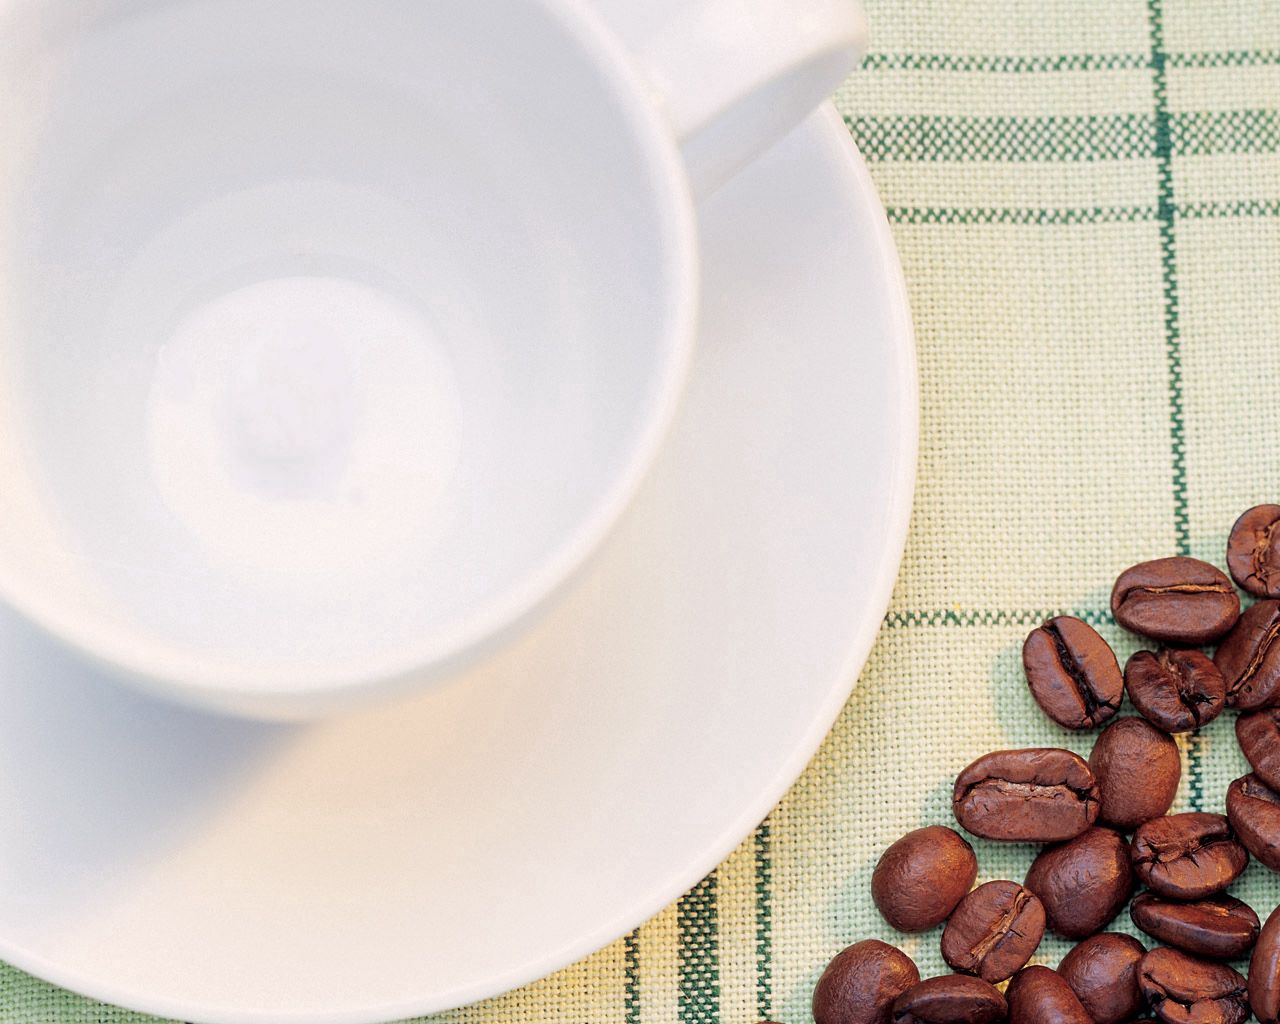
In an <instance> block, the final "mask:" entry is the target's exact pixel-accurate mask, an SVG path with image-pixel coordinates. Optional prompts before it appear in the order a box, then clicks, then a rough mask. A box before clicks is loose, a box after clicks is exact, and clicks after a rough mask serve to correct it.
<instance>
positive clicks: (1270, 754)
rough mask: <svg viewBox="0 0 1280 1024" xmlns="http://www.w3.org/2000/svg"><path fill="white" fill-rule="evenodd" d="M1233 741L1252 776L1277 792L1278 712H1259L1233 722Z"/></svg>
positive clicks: (1279, 783) (1279, 763)
mask: <svg viewBox="0 0 1280 1024" xmlns="http://www.w3.org/2000/svg"><path fill="white" fill-rule="evenodd" d="M1236 741H1237V742H1238V743H1239V744H1240V749H1241V750H1242V751H1243V752H1244V756H1245V759H1246V760H1247V761H1248V762H1249V766H1250V767H1251V768H1253V773H1254V774H1255V775H1256V776H1258V778H1260V779H1261V780H1262V781H1263V782H1265V783H1266V784H1267V785H1268V786H1270V787H1271V788H1272V789H1280V708H1260V709H1259V710H1257V711H1250V712H1249V713H1248V714H1247V715H1241V716H1240V717H1239V718H1237V719H1236Z"/></svg>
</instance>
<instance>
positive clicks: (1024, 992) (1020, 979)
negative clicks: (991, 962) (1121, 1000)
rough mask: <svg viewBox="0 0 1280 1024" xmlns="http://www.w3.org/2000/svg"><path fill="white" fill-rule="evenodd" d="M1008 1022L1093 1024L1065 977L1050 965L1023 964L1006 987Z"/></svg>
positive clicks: (1015, 1023) (1011, 1023)
mask: <svg viewBox="0 0 1280 1024" xmlns="http://www.w3.org/2000/svg"><path fill="white" fill-rule="evenodd" d="M1004 997H1005V999H1007V1000H1008V1001H1009V1024H1093V1021H1092V1020H1091V1019H1090V1017H1089V1014H1088V1011H1086V1010H1085V1008H1084V1004H1083V1003H1081V1002H1080V1000H1079V999H1077V998H1076V994H1075V993H1074V992H1073V991H1071V986H1070V985H1068V984H1067V982H1066V979H1065V978H1062V977H1061V976H1059V974H1058V972H1057V971H1052V970H1050V969H1049V968H1048V967H1040V966H1036V967H1024V968H1023V969H1022V970H1020V971H1019V972H1018V973H1017V974H1015V975H1014V976H1013V981H1011V982H1009V987H1008V988H1007V989H1005V993H1004Z"/></svg>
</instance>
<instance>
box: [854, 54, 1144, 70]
mask: <svg viewBox="0 0 1280 1024" xmlns="http://www.w3.org/2000/svg"><path fill="white" fill-rule="evenodd" d="M1146 66H1147V57H1146V55H1145V54H1138V53H1063V54H1049V55H1043V56H1041V55H1032V56H1015V55H983V54H967V53H966V54H956V53H869V54H867V55H866V56H865V57H864V58H863V59H862V67H863V69H864V70H866V71H961V72H974V71H978V72H987V73H996V74H1008V73H1016V74H1026V73H1028V72H1030V73H1035V72H1046V71H1116V70H1124V69H1126V68H1128V69H1135V70H1136V69H1138V68H1144V67H1146Z"/></svg>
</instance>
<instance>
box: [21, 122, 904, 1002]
mask: <svg viewBox="0 0 1280 1024" xmlns="http://www.w3.org/2000/svg"><path fill="white" fill-rule="evenodd" d="M810 121H821V122H825V125H826V127H825V129H824V130H822V131H821V132H815V133H814V135H815V145H817V144H820V145H822V146H825V147H826V148H827V149H828V151H829V153H830V154H831V155H832V156H836V155H837V154H838V157H837V158H838V160H839V162H840V163H841V164H843V165H844V171H843V173H844V174H845V175H846V176H847V178H848V181H849V184H850V188H849V208H850V209H854V210H856V211H857V212H858V216H859V219H860V220H861V221H862V223H863V225H864V226H865V227H866V228H867V229H868V230H869V231H870V232H871V233H872V237H871V241H872V243H873V244H872V245H871V246H870V247H869V248H870V251H871V252H872V253H874V255H875V258H876V260H877V262H878V270H879V272H880V273H881V274H882V275H883V278H884V285H885V288H884V292H883V294H884V309H883V312H884V315H885V317H886V320H887V321H888V322H889V324H890V328H889V329H888V330H886V331H885V334H884V336H885V338H886V339H887V342H888V343H887V344H886V350H887V352H888V353H889V354H890V355H891V356H892V357H893V358H894V359H895V360H896V362H897V367H896V369H895V371H894V374H893V376H894V377H895V378H896V379H897V381H898V382H899V393H898V394H897V395H896V396H894V397H895V402H894V409H895V410H896V415H897V422H896V424H895V429H892V430H890V431H889V432H888V434H889V436H890V437H892V438H894V445H895V450H894V451H893V453H892V456H891V460H892V464H893V467H894V469H893V473H892V476H893V484H892V488H891V490H890V492H889V493H887V494H886V498H885V507H886V510H887V515H886V520H885V522H886V529H885V537H884V546H883V548H882V552H881V557H880V561H879V564H878V565H877V567H876V571H875V574H874V577H873V578H872V577H869V579H870V582H869V584H868V586H867V588H866V589H867V592H868V593H869V594H872V595H873V597H872V599H871V600H870V601H869V602H868V608H875V609H878V610H879V612H878V614H876V615H874V616H873V615H871V614H870V613H869V612H868V614H866V615H864V616H862V617H861V618H860V620H859V621H858V622H857V623H855V624H854V628H853V630H852V633H851V635H850V637H849V639H848V641H847V642H846V644H845V645H844V646H845V649H846V655H845V657H844V658H843V659H842V662H841V666H842V667H841V670H840V672H839V673H837V674H836V677H835V679H834V680H833V681H832V682H831V684H830V686H829V687H828V690H827V694H826V697H825V699H824V700H822V701H821V702H815V704H814V709H813V714H812V719H811V722H810V725H809V727H808V729H807V730H806V731H805V733H804V735H803V736H802V738H801V739H800V740H799V741H798V742H797V743H796V744H795V746H794V747H793V749H792V750H791V752H790V753H789V754H788V755H787V756H786V757H785V758H783V759H781V761H780V763H779V765H778V768H777V770H776V771H775V772H774V774H773V777H772V781H771V782H770V783H769V785H768V786H767V787H763V788H762V789H761V791H760V794H759V796H758V797H757V798H756V799H755V800H753V801H752V802H751V803H750V804H749V805H747V806H746V807H745V809H744V810H743V811H742V812H740V813H739V814H738V815H737V816H736V817H735V818H734V820H733V823H732V824H731V825H729V826H727V827H725V828H724V829H723V830H722V831H721V833H720V836H719V837H718V838H717V840H716V841H715V842H713V843H710V844H708V845H707V846H706V847H705V850H704V852H703V853H702V854H700V855H699V856H697V857H691V858H688V859H687V860H686V861H685V863H684V864H683V865H682V866H680V867H679V868H678V869H676V870H673V871H672V872H671V873H670V874H669V876H668V878H667V880H666V881H665V882H664V883H663V884H661V885H654V886H651V887H650V892H649V895H648V896H647V897H645V898H643V899H637V900H634V901H632V903H631V904H630V909H629V910H627V911H625V912H621V913H618V914H616V915H614V916H613V917H612V918H611V919H610V920H609V922H608V923H606V924H602V925H599V926H597V927H596V928H594V929H592V930H591V931H589V932H587V933H585V934H583V935H581V936H579V937H578V938H577V939H575V940H574V941H573V942H570V943H567V944H565V945H562V946H560V947H558V948H557V949H555V950H553V951H548V952H546V953H544V954H542V955H540V956H538V957H536V958H533V959H531V960H528V961H526V962H524V963H522V964H520V965H518V966H515V967H512V968H509V969H508V970H506V971H503V972H502V973H501V974H496V975H491V976H489V977H488V978H486V979H484V980H483V981H481V982H475V983H472V984H469V985H464V986H459V987H455V988H453V989H449V990H439V991H436V992H434V993H432V994H431V995H430V996H429V997H426V998H419V999H416V1000H406V1001H400V1002H391V1003H383V1004H378V1005H369V1006H364V1007H361V1008H358V1009H352V1008H347V1009H343V1010H337V1011H333V1012H331V1013H320V1014H317V1013H316V1012H314V1011H313V1010H300V1011H296V1012H295V1011H283V1012H281V1011H277V1010H271V1011H265V1012H257V1011H253V1010H231V1011H228V1010H227V1009H226V1008H225V1007H223V1008H218V1007H212V1006H208V1005H204V1004H202V1003H200V1002H199V1001H195V1002H193V1001H190V1000H178V999H173V998H170V997H167V996H160V997H155V996H150V995H147V994H146V993H138V992H133V991H126V990H124V989H118V988H116V987H115V986H113V985H111V984H109V983H106V984H104V983H101V981H100V980H93V979H91V978H84V977H82V976H80V975H79V974H78V973H77V972H76V971H74V970H71V969H65V968H62V967H59V966H58V965H57V964H55V963H53V962H52V961H50V960H48V959H47V958H45V957H43V956H40V955H28V954H27V953H26V952H24V951H23V950H21V949H19V948H14V947H11V946H10V945H9V943H8V942H7V941H6V940H4V939H3V938H0V959H3V960H4V961H5V962H6V963H8V964H10V965H12V966H13V967H16V968H18V969H19V970H22V971H25V972H27V973H29V974H32V975H34V976H36V977H38V978H40V979H42V980H44V981H46V982H48V983H50V984H53V985H56V986H58V987H60V988H63V989H66V990H68V991H70V992H72V993H75V994H78V995H80V996H83V997H85V998H89V999H93V1000H97V1001H101V1002H106V1003H110V1004H113V1005H115V1006H119V1007H123V1008H125V1009H128V1010H131V1011H135V1012H139V1013H144V1014H151V1015H156V1016H160V1017H164V1018H174V1019H178V1020H182V1021H187V1022H189V1024H304V1022H305V1024H386V1022H389V1021H396V1020H403V1019H406V1018H417V1017H421V1016H425V1015H431V1014H436V1013H442V1012H447V1011H450V1010H454V1009H458V1008H461V1007H464V1006H468V1005H471V1004H473V1003H476V1002H479V1001H482V1000H485V999H491V998H495V997H497V996H500V995H504V994H506V993H509V992H511V991H514V990H516V989H518V988H521V987H523V986H526V985H528V984H531V983H533V982H536V981H538V980H541V979H543V978H545V977H547V976H548V975H550V974H553V973H555V972H556V971H559V970H561V969H563V968H565V967H568V966H570V965H571V964H573V963H576V962H578V961H580V960H582V959H583V958H585V957H588V956H590V955H592V954H594V953H596V952H598V951H599V950H601V949H603V948H605V947H606V946H608V945H610V944H611V943H613V942H615V941H617V940H618V939H619V938H621V937H622V936H624V935H626V934H628V933H629V932H631V931H632V930H633V929H634V928H636V927H637V926H638V925H640V924H642V923H643V922H645V921H648V920H649V919H650V918H652V917H653V916H654V915H656V914H657V913H659V912H660V911H662V910H663V909H665V908H666V907H667V906H669V905H670V904H671V903H672V902H673V901H674V900H676V899H678V898H679V897H680V896H681V895H682V894H683V893H685V892H687V891H688V890H689V889H690V888H691V887H692V886H694V885H696V884H697V883H698V882H699V881H700V880H701V879H703V878H704V877H706V875H707V874H708V873H709V872H711V871H712V870H714V869H715V868H716V867H717V866H718V865H719V864H721V863H722V862H723V861H724V860H725V858H726V857H728V856H729V855H730V854H731V853H732V852H733V851H734V850H735V849H736V848H737V847H738V846H739V845H740V844H741V842H742V840H743V838H744V837H746V836H748V835H750V833H751V831H752V830H753V829H754V828H755V827H756V826H757V825H758V824H759V823H760V822H761V821H762V820H763V819H765V818H766V817H767V816H768V814H770V813H771V812H772V811H773V809H774V808H775V807H776V806H777V804H778V803H779V801H780V800H781V799H782V798H783V796H785V794H786V793H787V791H788V790H789V789H790V788H791V787H792V786H793V785H794V783H795V782H796V780H797V779H798V778H799V777H800V775H801V773H802V772H803V770H804V768H805V767H806V766H807V765H808V763H809V761H810V760H811V759H812V757H813V756H814V754H815V753H816V752H817V750H818V748H819V747H820V746H821V744H822V742H823V741H824V740H825V739H826V737H827V735H828V734H829V733H830V730H831V728H832V726H833V725H834V723H835V721H836V719H837V717H838V716H839V714H840V712H841V711H842V709H843V708H844V707H845V705H846V703H847V702H848V700H849V698H850V696H851V694H852V693H853V691H854V688H855V686H856V684H857V676H858V674H859V673H860V671H861V669H862V667H863V666H864V665H865V662H866V659H867V657H868V656H869V654H870V651H871V648H872V645H873V644H874V642H875V639H876V637H877V636H878V634H879V632H880V627H881V624H882V621H883V613H884V611H885V610H886V609H887V608H888V606H889V602H890V598H891V596H892V591H893V587H894V585H895V583H896V581H897V576H898V570H899V567H900V565H901V561H902V556H903V552H904V549H905V545H906V539H907V532H908V527H909V523H910V517H911V509H912V502H913V497H914V491H915V482H916V472H917V465H918V455H919V436H920V422H919V418H920V391H919V373H918V361H917V354H916V345H915V336H914V330H913V327H912V321H911V314H910V306H909V303H908V295H907V288H906V281H905V278H904V275H903V271H902V266H901V262H900V259H899V257H898V253H897V248H896V245H895V243H894V240H893V236H892V233H891V231H890V228H889V223H888V219H887V217H886V214H885V211H884V207H883V205H882V204H881V202H880V200H879V198H878V194H877V192H876V189H875V185H874V183H873V181H872V179H871V175H870V172H869V171H868V169H867V166H866V163H865V161H864V159H863V158H862V156H861V154H860V153H859V152H858V150H857V148H856V146H855V145H854V143H853V140H852V139H851V138H850V136H849V134H848V131H847V128H846V126H845V124H844V121H843V118H841V116H840V115H839V113H838V112H837V111H836V109H835V106H834V104H833V103H830V102H828V103H826V104H824V105H823V107H822V108H820V109H819V110H818V111H816V112H815V114H814V115H813V117H811V118H810Z"/></svg>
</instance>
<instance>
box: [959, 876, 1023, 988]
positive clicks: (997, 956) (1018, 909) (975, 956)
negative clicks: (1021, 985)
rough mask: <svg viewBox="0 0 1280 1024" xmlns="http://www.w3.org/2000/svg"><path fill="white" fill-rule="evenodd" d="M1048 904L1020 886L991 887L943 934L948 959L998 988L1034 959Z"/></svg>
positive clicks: (967, 902) (962, 908)
mask: <svg viewBox="0 0 1280 1024" xmlns="http://www.w3.org/2000/svg"><path fill="white" fill-rule="evenodd" d="M1044 924H1045V914H1044V905H1043V904H1042V903H1041V902H1040V900H1039V899H1037V898H1036V896H1035V894H1034V893H1032V892H1031V891H1030V890H1029V889H1026V888H1024V887H1023V886H1021V885H1019V884H1018V883H1017V882H1007V881H998V882H987V883H986V884H985V885H980V886H978V888H976V889H974V890H973V892H971V893H969V895H968V896H966V897H965V898H964V899H962V900H961V901H960V905H959V906H958V907H956V909H955V911H954V913H952V915H951V917H950V919H949V920H948V921H947V926H946V928H944V929H943V930H942V959H944V960H945V961H946V962H947V964H948V965H949V966H950V967H952V968H953V969H954V970H957V971H963V972H964V973H965V974H976V975H978V977H980V978H981V979H982V980H983V981H989V982H991V984H993V985H994V984H995V983H996V982H999V981H1004V980H1005V978H1011V977H1013V975H1014V972H1016V971H1017V970H1018V968H1020V967H1021V966H1023V964H1025V963H1026V962H1027V961H1028V960H1030V959H1031V954H1032V953H1034V952H1035V951H1036V947H1037V946H1039V945H1040V939H1041V937H1042V936H1043V935H1044Z"/></svg>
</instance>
